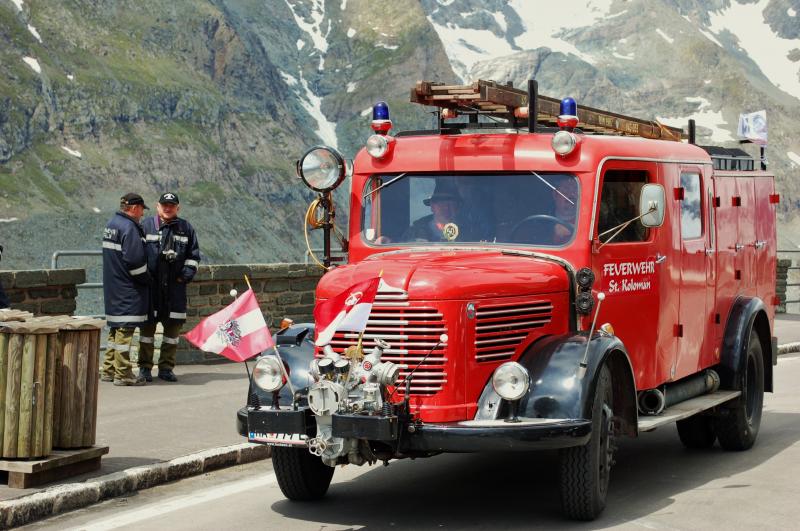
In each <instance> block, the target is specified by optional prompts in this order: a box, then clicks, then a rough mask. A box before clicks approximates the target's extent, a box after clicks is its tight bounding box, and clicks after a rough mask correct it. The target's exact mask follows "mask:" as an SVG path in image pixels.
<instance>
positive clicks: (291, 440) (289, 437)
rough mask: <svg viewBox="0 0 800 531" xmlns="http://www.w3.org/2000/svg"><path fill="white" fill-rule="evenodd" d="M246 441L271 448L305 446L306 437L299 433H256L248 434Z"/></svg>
mask: <svg viewBox="0 0 800 531" xmlns="http://www.w3.org/2000/svg"><path fill="white" fill-rule="evenodd" d="M248 440H250V441H253V442H260V443H264V444H269V445H271V446H306V441H307V440H308V435H304V434H301V433H258V432H253V431H251V432H250V437H248Z"/></svg>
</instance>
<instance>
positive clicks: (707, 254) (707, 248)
mask: <svg viewBox="0 0 800 531" xmlns="http://www.w3.org/2000/svg"><path fill="white" fill-rule="evenodd" d="M716 252H717V251H716V249H712V248H711V247H706V248H705V253H706V256H711V255H712V254H714V253H716Z"/></svg>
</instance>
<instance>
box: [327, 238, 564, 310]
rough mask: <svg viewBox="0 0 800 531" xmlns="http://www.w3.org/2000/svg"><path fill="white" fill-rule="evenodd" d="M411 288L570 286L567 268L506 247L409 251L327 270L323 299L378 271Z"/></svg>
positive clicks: (526, 291) (427, 293)
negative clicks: (516, 253)
mask: <svg viewBox="0 0 800 531" xmlns="http://www.w3.org/2000/svg"><path fill="white" fill-rule="evenodd" d="M381 271H383V277H382V278H383V280H384V282H385V283H386V284H388V285H389V286H391V287H394V288H400V289H403V290H405V291H407V292H408V297H409V299H410V300H415V299H416V300H437V299H442V300H458V299H469V300H474V299H480V298H487V297H504V296H519V295H535V294H543V293H554V292H560V291H567V287H568V284H567V275H566V272H565V271H564V268H563V267H561V266H560V265H558V264H555V263H553V262H548V261H546V260H542V259H537V258H529V257H523V256H514V255H504V254H502V253H501V252H500V251H487V250H475V251H472V250H453V251H441V250H439V251H418V250H417V251H403V252H391V253H386V254H379V255H374V256H372V257H370V258H367V259H366V260H364V261H362V262H359V263H357V264H352V265H347V266H343V267H339V268H336V269H334V270H333V271H331V272H329V273H327V274H326V275H325V276H324V277H322V280H321V281H320V282H319V285H318V286H317V298H319V299H327V298H330V297H333V296H335V295H337V294H339V293H341V292H342V290H344V289H346V288H348V287H349V286H351V285H353V284H355V283H356V282H359V281H362V280H365V279H367V278H369V277H372V276H377V275H378V274H380V272H381Z"/></svg>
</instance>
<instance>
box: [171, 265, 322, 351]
mask: <svg viewBox="0 0 800 531" xmlns="http://www.w3.org/2000/svg"><path fill="white" fill-rule="evenodd" d="M323 272H324V271H323V270H322V268H320V267H319V266H316V265H305V264H250V265H241V264H236V265H209V266H203V265H201V266H200V269H199V270H198V271H197V275H195V277H194V281H193V282H192V283H191V284H189V285H188V286H187V290H188V294H189V301H188V308H187V310H186V315H187V319H186V325H185V326H184V328H183V331H184V332H187V331H188V330H191V329H192V328H193V327H194V326H195V325H196V324H197V323H199V322H200V320H201V319H203V318H204V317H207V316H209V315H211V314H213V313H215V312H217V311H219V310H221V309H222V308H223V307H224V306H226V305H227V304H230V303H231V302H233V297H231V295H230V291H231V289H236V290H237V291H238V292H239V293H243V292H244V291H246V290H247V284H246V283H245V280H244V276H245V275H247V277H248V278H249V280H250V285H251V286H252V287H253V291H254V292H255V294H256V298H257V299H258V302H259V304H260V305H261V311H262V312H263V313H264V317H265V318H266V321H267V325H268V326H269V327H270V330H271V331H272V332H275V331H276V330H277V328H278V326H279V325H280V322H281V320H282V319H283V318H284V317H288V318H290V319H293V320H294V321H295V322H296V323H301V322H311V321H312V320H313V312H314V291H315V290H316V287H317V282H319V279H320V278H321V277H322V274H323ZM219 359H220V356H218V355H217V354H209V353H205V352H201V351H199V350H197V349H196V348H195V347H193V346H192V345H190V344H189V343H188V342H187V341H186V340H185V339H183V338H181V340H180V344H179V345H178V354H177V358H176V362H177V363H196V362H200V361H209V360H219Z"/></svg>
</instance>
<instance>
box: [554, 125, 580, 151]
mask: <svg viewBox="0 0 800 531" xmlns="http://www.w3.org/2000/svg"><path fill="white" fill-rule="evenodd" d="M550 145H551V146H552V147H553V151H555V152H556V153H558V154H559V155H561V156H562V157H564V156H567V155H569V154H570V153H572V152H573V151H574V150H575V146H577V145H578V137H577V136H575V135H574V134H573V133H570V132H569V131H558V132H557V133H556V134H554V135H553V140H551V141H550Z"/></svg>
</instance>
